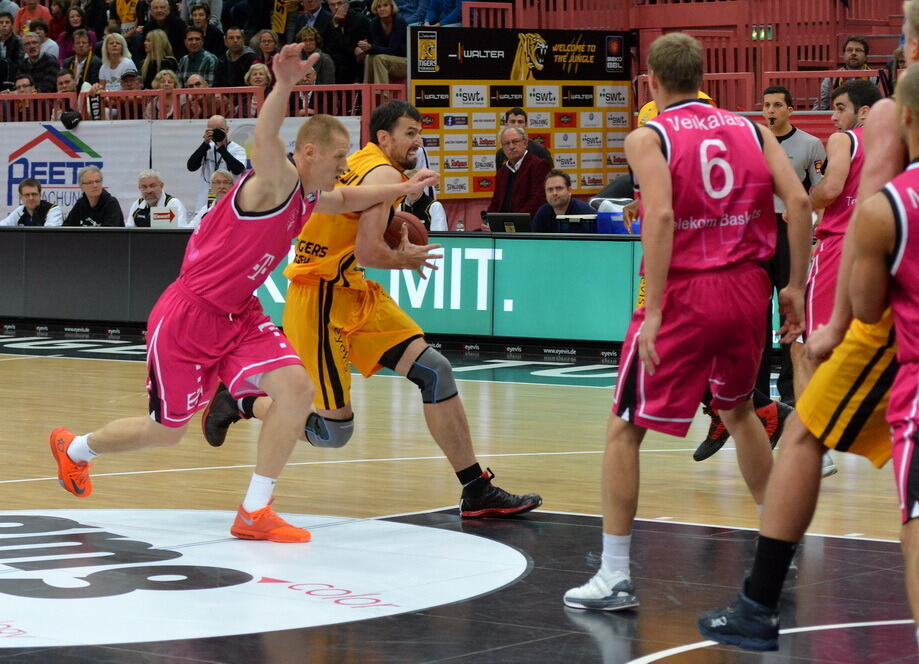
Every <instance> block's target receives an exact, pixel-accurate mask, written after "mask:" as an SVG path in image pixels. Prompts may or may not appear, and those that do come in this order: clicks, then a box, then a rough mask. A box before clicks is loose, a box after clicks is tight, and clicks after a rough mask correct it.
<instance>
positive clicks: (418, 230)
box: [383, 210, 428, 249]
mask: <svg viewBox="0 0 919 664" xmlns="http://www.w3.org/2000/svg"><path fill="white" fill-rule="evenodd" d="M402 224H406V225H408V241H409V242H411V243H412V244H427V243H428V231H427V229H426V228H425V227H424V223H423V222H422V221H421V219H419V218H418V217H416V216H415V215H413V214H412V213H411V212H403V211H401V210H399V211H396V212H394V213H393V216H392V218H391V219H390V220H389V225H388V226H387V227H386V232H385V233H383V240H385V241H386V244H388V245H389V246H390V247H392V248H393V249H396V248H398V247H399V245H400V244H401V242H402Z"/></svg>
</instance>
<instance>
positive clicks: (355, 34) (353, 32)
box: [323, 0, 370, 84]
mask: <svg viewBox="0 0 919 664" xmlns="http://www.w3.org/2000/svg"><path fill="white" fill-rule="evenodd" d="M329 11H331V12H332V25H331V27H330V28H329V31H328V33H326V34H325V35H323V39H324V41H325V52H326V53H328V54H329V55H330V56H331V57H332V62H334V63H335V82H336V83H339V84H350V83H357V82H359V81H363V80H364V70H363V68H362V63H359V62H358V61H357V57H356V56H355V55H354V49H356V48H357V43H358V42H359V41H361V40H362V39H365V40H369V39H370V20H369V19H368V18H367V17H366V16H364V15H363V14H359V13H357V12H356V11H354V10H353V9H351V8H350V5H349V3H348V2H347V0H329Z"/></svg>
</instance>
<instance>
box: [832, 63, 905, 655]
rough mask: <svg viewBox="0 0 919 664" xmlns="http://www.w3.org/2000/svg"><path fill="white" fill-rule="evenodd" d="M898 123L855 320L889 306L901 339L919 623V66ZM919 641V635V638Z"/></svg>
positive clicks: (899, 415)
mask: <svg viewBox="0 0 919 664" xmlns="http://www.w3.org/2000/svg"><path fill="white" fill-rule="evenodd" d="M896 101H897V107H896V109H897V114H898V121H899V124H900V127H901V130H902V133H903V135H904V136H905V138H906V143H907V148H908V150H909V159H910V164H909V166H907V168H906V170H905V171H903V172H902V173H901V174H900V175H898V176H896V177H895V178H894V179H893V180H891V181H890V182H888V183H887V184H886V185H885V186H884V188H883V189H882V190H881V191H880V192H879V193H877V194H875V195H873V196H872V197H871V198H869V199H868V200H866V201H865V202H864V203H863V204H862V205H861V208H860V210H859V213H858V217H857V218H856V219H855V220H854V221H853V229H852V231H853V235H854V237H853V246H854V250H855V259H854V263H853V265H852V276H851V279H850V281H849V293H850V297H851V300H852V313H853V314H854V315H855V317H856V318H858V319H859V320H861V321H863V322H865V323H876V322H877V321H879V320H880V319H881V318H882V316H883V315H884V310H885V308H886V307H887V306H888V305H889V306H890V308H891V310H892V313H893V321H894V327H895V329H896V333H897V361H898V362H899V363H900V368H899V369H898V370H897V375H896V378H895V379H894V383H893V387H892V388H891V390H890V402H889V405H888V407H887V422H888V423H889V424H890V431H891V437H892V439H893V464H894V479H895V480H896V483H897V497H898V498H899V503H900V518H901V521H902V523H903V529H902V533H901V536H900V539H901V541H902V543H903V555H904V558H905V563H906V564H905V572H906V590H907V594H908V595H909V602H910V606H911V609H912V613H913V619H914V620H916V621H917V623H919V547H917V546H916V542H917V538H919V450H917V442H919V436H917V433H919V161H917V160H919V64H913V65H910V67H909V69H907V70H906V73H905V74H904V75H903V76H902V77H900V79H899V80H898V81H897V89H896ZM916 636H917V640H919V630H917V632H916Z"/></svg>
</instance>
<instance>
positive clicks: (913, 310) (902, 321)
mask: <svg viewBox="0 0 919 664" xmlns="http://www.w3.org/2000/svg"><path fill="white" fill-rule="evenodd" d="M881 191H883V192H884V194H885V195H886V196H887V199H888V200H889V201H890V206H891V207H892V208H893V216H894V220H895V222H896V231H897V232H896V242H895V243H894V252H893V259H892V262H891V265H890V274H891V276H892V278H893V279H892V283H891V286H890V306H891V309H892V310H893V321H894V329H895V330H896V331H897V359H898V360H899V361H900V362H901V363H905V362H917V361H919V161H914V162H912V163H911V164H910V165H909V166H908V167H907V168H906V170H905V171H903V172H902V173H900V175H898V176H897V177H895V178H894V179H893V180H891V181H890V182H888V183H887V184H886V185H885V186H884V189H882V190H881Z"/></svg>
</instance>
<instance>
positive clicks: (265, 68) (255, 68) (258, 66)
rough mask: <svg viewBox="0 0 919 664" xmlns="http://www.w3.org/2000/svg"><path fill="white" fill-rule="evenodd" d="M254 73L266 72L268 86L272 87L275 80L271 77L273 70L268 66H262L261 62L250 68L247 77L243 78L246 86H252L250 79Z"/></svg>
mask: <svg viewBox="0 0 919 664" xmlns="http://www.w3.org/2000/svg"><path fill="white" fill-rule="evenodd" d="M254 71H264V72H265V77H266V78H267V79H268V85H271V81H273V80H274V78H273V77H272V75H271V70H270V69H268V65H265V64H262V63H261V62H256V63H255V64H254V65H252V66H251V67H249V71H247V72H246V75H245V76H244V77H243V81H245V83H246V85H250V83H249V77H250V76H252V72H254Z"/></svg>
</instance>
